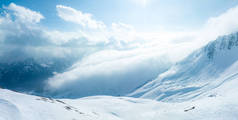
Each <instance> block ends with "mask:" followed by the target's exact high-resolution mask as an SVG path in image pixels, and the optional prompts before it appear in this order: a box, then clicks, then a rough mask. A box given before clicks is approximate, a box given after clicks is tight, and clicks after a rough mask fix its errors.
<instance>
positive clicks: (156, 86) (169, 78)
mask: <svg viewBox="0 0 238 120" xmlns="http://www.w3.org/2000/svg"><path fill="white" fill-rule="evenodd" d="M237 53H238V33H233V34H230V35H226V36H223V37H219V38H218V39H217V40H215V41H213V42H210V43H209V44H208V45H206V46H205V47H203V48H201V49H200V50H197V51H195V52H194V53H192V54H191V55H189V56H188V57H187V58H185V59H184V60H183V61H181V62H180V63H177V64H176V65H175V66H173V67H172V68H171V69H170V70H168V71H167V72H165V73H163V74H160V75H159V76H158V77H157V79H155V80H153V81H151V82H149V83H147V84H145V85H144V86H143V87H141V88H139V89H138V90H136V91H134V92H133V93H131V94H130V95H129V96H134V97H141V98H150V99H155V100H160V101H184V100H190V99H193V98H198V96H203V95H204V94H205V93H206V92H208V91H210V90H213V89H215V88H217V87H219V86H221V85H222V84H224V83H225V82H227V81H230V80H233V79H237V78H238V61H237V60H238V54H237ZM237 85H238V84H237Z"/></svg>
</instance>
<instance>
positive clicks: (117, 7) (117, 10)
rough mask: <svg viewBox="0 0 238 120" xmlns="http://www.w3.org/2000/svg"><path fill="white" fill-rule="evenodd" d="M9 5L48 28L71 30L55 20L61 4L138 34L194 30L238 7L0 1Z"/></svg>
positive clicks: (133, 0)
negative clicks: (30, 12) (34, 16)
mask: <svg viewBox="0 0 238 120" xmlns="http://www.w3.org/2000/svg"><path fill="white" fill-rule="evenodd" d="M143 1H144V2H143ZM11 2H14V3H15V4H17V5H21V6H24V7H26V8H29V9H31V10H34V11H39V12H40V13H41V14H43V15H44V16H45V18H46V19H44V20H42V21H41V24H44V25H47V26H49V28H58V29H63V28H64V29H70V28H71V27H72V26H73V25H71V24H69V23H66V22H64V21H63V20H61V19H59V17H58V16H57V13H56V5H59V4H60V5H65V6H70V7H72V8H75V9H77V10H80V11H82V12H86V13H91V14H92V15H93V18H94V19H96V20H100V21H103V22H104V23H105V24H111V23H113V22H122V23H126V24H130V25H133V26H134V27H135V28H136V29H137V30H140V31H158V30H169V31H171V30H172V31H173V30H174V31H176V30H177V31H178V30H191V29H196V28H199V27H200V26H201V25H203V24H204V23H205V22H206V21H207V19H208V18H210V17H215V16H218V15H220V14H221V13H223V12H224V11H226V10H228V9H229V8H232V7H234V6H236V5H237V4H238V1H237V0H96V1H95V0H94V1H93V0H91V1H90V0H1V1H0V4H1V5H6V6H7V5H8V4H9V3H11ZM143 3H144V4H143Z"/></svg>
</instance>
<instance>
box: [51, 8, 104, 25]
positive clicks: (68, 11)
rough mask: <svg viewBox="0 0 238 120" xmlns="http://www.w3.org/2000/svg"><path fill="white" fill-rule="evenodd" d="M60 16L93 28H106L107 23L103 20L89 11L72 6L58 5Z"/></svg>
mask: <svg viewBox="0 0 238 120" xmlns="http://www.w3.org/2000/svg"><path fill="white" fill-rule="evenodd" d="M56 8H57V12H58V16H59V17H60V18H62V19H63V20H65V21H68V22H73V23H77V24H80V25H82V26H83V27H88V28H92V29H104V28H105V25H104V23H103V22H101V21H97V20H94V19H93V18H92V15H91V14H89V13H83V12H81V11H79V10H75V9H73V8H71V7H67V6H63V5H57V6H56Z"/></svg>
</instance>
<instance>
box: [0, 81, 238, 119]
mask: <svg viewBox="0 0 238 120" xmlns="http://www.w3.org/2000/svg"><path fill="white" fill-rule="evenodd" d="M237 84H238V80H237V79H234V80H231V81H228V82H226V83H224V84H223V85H221V86H220V87H218V88H215V89H213V90H211V91H209V92H207V95H206V96H203V97H202V98H200V99H197V100H188V101H184V102H174V103H170V102H159V101H155V100H149V99H142V98H130V97H110V96H94V97H86V98H81V99H50V98H43V97H38V96H32V95H25V94H22V93H16V92H13V91H10V90H6V89H0V93H1V94H0V108H1V109H0V120H175V119H176V120H237V118H238V113H237V111H238V101H237V98H238V94H237V91H238V88H237V87H236V85H237Z"/></svg>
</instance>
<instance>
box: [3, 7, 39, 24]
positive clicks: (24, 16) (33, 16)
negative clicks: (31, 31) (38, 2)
mask: <svg viewBox="0 0 238 120" xmlns="http://www.w3.org/2000/svg"><path fill="white" fill-rule="evenodd" d="M5 8H6V9H8V10H10V11H13V14H14V15H15V16H16V17H17V19H18V20H20V21H21V22H28V23H38V22H40V20H41V19H43V18H44V16H43V15H41V14H40V13H39V12H36V11H32V10H30V9H27V8H24V7H22V6H18V5H16V4H14V3H11V4H10V5H9V6H8V7H5Z"/></svg>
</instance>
